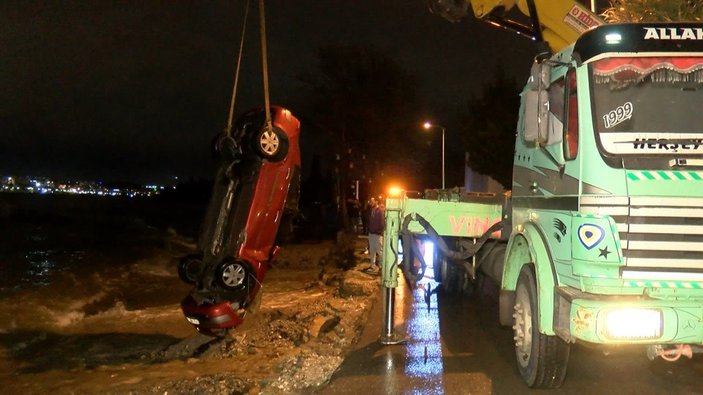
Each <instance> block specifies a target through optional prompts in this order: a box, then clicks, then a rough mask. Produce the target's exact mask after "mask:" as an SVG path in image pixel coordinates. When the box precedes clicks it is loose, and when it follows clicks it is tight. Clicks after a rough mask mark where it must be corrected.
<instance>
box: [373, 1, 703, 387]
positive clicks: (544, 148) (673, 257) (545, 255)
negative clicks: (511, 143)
mask: <svg viewBox="0 0 703 395" xmlns="http://www.w3.org/2000/svg"><path fill="white" fill-rule="evenodd" d="M528 3H531V2H529V1H528ZM555 3H556V2H555ZM534 25H535V26H540V24H539V23H535V24H534ZM426 239H430V240H432V241H433V242H434V243H435V248H436V249H437V250H438V251H439V254H438V257H437V258H438V259H437V260H436V261H435V264H434V270H435V273H434V277H435V279H437V280H438V281H440V282H441V283H442V284H443V285H442V286H443V287H445V289H446V290H459V289H460V288H462V287H463V285H464V282H465V281H472V280H474V279H476V277H477V276H478V277H480V276H483V277H484V278H487V279H492V280H493V281H495V282H496V283H497V284H498V286H499V288H500V298H499V300H500V302H499V317H500V323H501V324H503V325H505V326H512V327H513V331H514V339H515V354H516V360H517V366H518V370H519V371H520V374H521V376H522V378H523V379H524V381H525V382H526V384H527V385H528V386H530V387H535V388H554V387H558V386H560V385H561V383H562V382H563V380H564V377H565V375H566V370H567V364H568V359H569V349H570V344H572V343H575V342H585V343H591V344H598V345H622V344H636V345H641V346H642V347H643V348H646V351H647V355H648V356H649V357H650V358H651V359H654V358H658V357H661V358H663V359H666V360H676V359H678V358H680V357H681V356H686V357H689V358H690V357H691V355H692V354H693V353H697V352H703V347H702V346H703V24H701V23H666V24H654V23H651V24H648V23H643V24H607V25H600V26H597V27H594V28H591V29H588V30H586V31H585V32H583V33H582V34H580V35H579V36H578V38H577V39H576V40H575V42H573V44H571V45H569V46H567V47H565V48H564V49H562V50H561V51H560V52H558V53H556V54H555V55H545V56H542V57H538V58H537V59H536V61H535V63H534V65H533V68H532V71H531V76H530V78H529V81H528V83H527V85H526V86H525V88H524V90H523V91H522V94H521V108H520V121H519V124H518V125H517V129H516V141H515V153H514V158H513V182H512V190H511V192H509V193H507V194H505V195H488V194H481V193H462V192H457V191H456V190H433V191H429V193H428V194H427V195H426V196H425V197H424V198H421V199H415V198H409V197H408V196H406V195H403V194H401V195H400V196H394V197H389V198H388V199H387V201H386V231H385V235H384V256H383V272H382V278H381V282H382V287H383V290H384V326H383V332H382V334H381V339H380V340H381V342H382V343H384V344H393V343H397V342H399V341H401V340H402V339H400V338H399V337H398V335H397V334H396V333H395V328H394V322H393V313H394V309H395V303H394V295H395V293H394V291H395V288H396V287H398V278H399V276H398V270H399V269H402V270H403V272H404V273H405V277H406V278H407V279H408V280H409V281H417V280H419V279H420V278H421V277H422V275H423V273H424V271H425V269H426V265H425V263H424V261H423V260H422V258H421V253H420V251H419V249H418V247H417V244H418V241H419V240H426ZM399 244H400V245H402V247H403V250H404V252H405V253H404V254H402V255H403V259H402V260H401V259H400V258H399V256H400V253H399V252H400V251H399V248H398V246H399Z"/></svg>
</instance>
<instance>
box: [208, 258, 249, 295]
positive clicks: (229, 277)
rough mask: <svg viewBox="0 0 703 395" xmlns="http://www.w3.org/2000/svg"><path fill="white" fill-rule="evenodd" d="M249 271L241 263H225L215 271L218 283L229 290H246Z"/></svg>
mask: <svg viewBox="0 0 703 395" xmlns="http://www.w3.org/2000/svg"><path fill="white" fill-rule="evenodd" d="M247 274H248V270H247V268H246V267H245V266H244V264H242V263H241V262H237V261H224V262H222V263H220V264H219V265H218V266H217V269H215V275H216V278H217V281H218V282H219V283H220V285H222V286H223V287H225V289H228V290H238V289H242V288H244V285H245V284H246V279H247Z"/></svg>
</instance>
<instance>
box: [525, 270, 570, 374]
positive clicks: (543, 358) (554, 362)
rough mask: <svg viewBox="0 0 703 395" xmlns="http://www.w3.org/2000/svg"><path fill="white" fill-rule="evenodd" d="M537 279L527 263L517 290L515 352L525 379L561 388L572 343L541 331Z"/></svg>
mask: <svg viewBox="0 0 703 395" xmlns="http://www.w3.org/2000/svg"><path fill="white" fill-rule="evenodd" d="M536 284H537V282H536V281H535V275H534V273H533V271H532V268H531V267H529V266H524V267H523V268H522V270H521V271H520V277H518V282H517V289H516V290H515V307H514V313H513V332H514V334H515V337H514V340H515V354H516V356H517V366H518V370H519V371H520V375H521V376H522V379H523V380H524V381H525V383H527V385H528V386H529V387H531V388H558V387H559V386H561V383H562V382H563V381H564V377H565V376H566V368H567V365H568V362H569V350H570V347H569V344H567V343H566V342H564V341H563V340H562V339H560V338H558V337H557V336H547V335H544V334H542V333H540V332H539V311H538V307H537V306H538V304H537V286H536Z"/></svg>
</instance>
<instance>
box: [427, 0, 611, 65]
mask: <svg viewBox="0 0 703 395" xmlns="http://www.w3.org/2000/svg"><path fill="white" fill-rule="evenodd" d="M428 1H429V6H430V9H431V10H432V12H434V13H437V14H439V15H441V16H442V17H444V18H446V19H448V20H450V21H452V22H456V21H458V20H459V19H461V18H463V17H464V16H466V15H467V14H468V8H469V6H471V9H472V11H473V14H474V16H475V17H476V18H477V19H480V20H482V21H485V22H487V23H490V24H492V25H495V26H500V27H503V28H506V29H510V30H513V31H516V32H518V33H520V34H522V35H525V36H527V37H530V38H531V39H533V40H535V41H538V42H546V43H548V45H549V48H550V49H551V50H552V52H559V51H560V50H562V49H563V48H564V47H566V46H568V45H570V44H573V43H574V42H575V41H576V39H577V38H578V37H579V36H580V35H581V34H582V33H583V32H585V31H586V30H588V29H590V28H592V27H595V26H598V25H602V24H604V23H605V22H604V21H603V20H602V19H601V18H600V17H599V16H597V15H596V14H594V13H592V12H591V11H589V10H588V8H586V7H585V6H583V5H582V4H580V3H578V2H577V1H575V0H428ZM515 7H517V9H518V10H519V11H520V12H521V13H522V14H524V15H526V16H528V17H529V18H530V22H531V25H530V26H528V25H525V24H523V23H520V22H516V21H514V20H511V19H509V18H508V17H507V13H508V12H509V11H511V10H512V9H513V8H515Z"/></svg>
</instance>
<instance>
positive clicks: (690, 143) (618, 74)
mask: <svg viewBox="0 0 703 395" xmlns="http://www.w3.org/2000/svg"><path fill="white" fill-rule="evenodd" d="M590 72H591V76H592V78H591V81H592V83H593V90H592V93H593V94H592V96H593V97H592V100H593V111H594V122H595V125H596V126H595V129H596V133H597V135H598V137H599V140H600V145H601V146H602V148H603V149H604V150H605V151H606V153H607V154H610V155H616V156H651V155H666V156H671V155H672V154H673V155H676V156H678V155H685V156H691V155H696V156H698V155H703V106H702V105H701V104H702V103H703V57H675V58H673V57H630V58H610V59H601V60H598V61H595V62H593V63H592V64H591V65H590Z"/></svg>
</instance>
